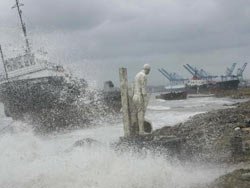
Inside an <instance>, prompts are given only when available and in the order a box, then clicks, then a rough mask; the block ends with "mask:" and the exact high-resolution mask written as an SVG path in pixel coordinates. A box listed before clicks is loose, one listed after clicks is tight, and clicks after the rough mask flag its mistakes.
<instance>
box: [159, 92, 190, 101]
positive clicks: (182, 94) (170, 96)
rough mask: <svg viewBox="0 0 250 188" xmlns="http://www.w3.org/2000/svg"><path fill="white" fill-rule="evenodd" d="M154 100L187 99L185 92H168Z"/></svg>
mask: <svg viewBox="0 0 250 188" xmlns="http://www.w3.org/2000/svg"><path fill="white" fill-rule="evenodd" d="M155 98H156V99H163V100H182V99H186V98H187V92H186V91H182V92H170V93H165V94H160V95H157V96H156V97H155Z"/></svg>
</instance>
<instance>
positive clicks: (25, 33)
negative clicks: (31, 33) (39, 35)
mask: <svg viewBox="0 0 250 188" xmlns="http://www.w3.org/2000/svg"><path fill="white" fill-rule="evenodd" d="M23 5H24V4H23V3H20V2H19V0H16V4H15V5H14V6H13V7H12V8H17V12H18V15H19V18H20V21H21V25H22V30H23V35H24V38H25V42H26V50H25V51H26V53H31V50H30V44H29V40H28V37H27V32H26V27H25V23H24V22H23V18H22V10H21V9H20V7H21V6H23Z"/></svg>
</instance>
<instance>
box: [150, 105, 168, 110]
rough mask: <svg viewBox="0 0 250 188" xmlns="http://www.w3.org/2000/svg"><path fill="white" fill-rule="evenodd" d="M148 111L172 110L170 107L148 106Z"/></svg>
mask: <svg viewBox="0 0 250 188" xmlns="http://www.w3.org/2000/svg"><path fill="white" fill-rule="evenodd" d="M147 109H148V110H156V111H162V110H170V109H171V108H170V107H167V106H148V108H147Z"/></svg>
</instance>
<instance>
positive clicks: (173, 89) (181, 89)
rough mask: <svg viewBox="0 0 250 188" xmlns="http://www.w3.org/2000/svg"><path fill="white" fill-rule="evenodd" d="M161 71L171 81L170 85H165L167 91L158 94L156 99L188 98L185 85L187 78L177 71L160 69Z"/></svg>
mask: <svg viewBox="0 0 250 188" xmlns="http://www.w3.org/2000/svg"><path fill="white" fill-rule="evenodd" d="M158 70H159V72H160V73H161V74H162V75H163V76H164V77H165V78H167V79H168V80H169V81H170V86H167V87H165V89H166V91H167V92H166V93H161V94H159V95H157V96H156V97H155V98H156V99H163V100H181V99H187V92H186V88H185V85H184V81H185V80H186V79H184V78H182V77H181V76H179V75H178V74H177V73H168V72H167V71H166V70H165V69H163V68H161V69H158Z"/></svg>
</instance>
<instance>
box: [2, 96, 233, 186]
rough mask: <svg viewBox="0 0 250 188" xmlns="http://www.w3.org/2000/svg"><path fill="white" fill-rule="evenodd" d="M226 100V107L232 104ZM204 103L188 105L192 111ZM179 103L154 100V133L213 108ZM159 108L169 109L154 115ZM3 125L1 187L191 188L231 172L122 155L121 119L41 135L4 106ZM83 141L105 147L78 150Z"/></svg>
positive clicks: (151, 111)
mask: <svg viewBox="0 0 250 188" xmlns="http://www.w3.org/2000/svg"><path fill="white" fill-rule="evenodd" d="M223 100H224V102H225V103H226V102H227V100H228V99H223ZM223 100H222V101H223ZM228 101H229V100H228ZM182 102H183V101H182ZM203 102H204V100H203V99H202V100H200V101H199V100H196V102H194V101H193V100H190V101H188V100H187V101H185V102H183V103H185V105H186V106H188V105H190V103H194V104H195V103H203ZM210 102H211V101H210ZM224 102H221V105H220V107H222V104H225V103H224ZM229 102H230V101H229ZM179 103H180V102H177V101H175V102H174V101H172V102H170V103H169V102H165V101H162V102H160V103H159V101H157V102H152V101H151V104H150V105H151V106H152V107H153V109H152V108H151V109H150V108H149V109H148V111H147V118H149V119H150V120H152V122H153V127H154V129H156V128H159V127H162V126H164V125H174V124H176V123H178V122H181V121H184V120H186V119H188V118H189V117H190V116H192V115H194V114H197V113H202V112H204V111H206V110H208V109H209V108H207V109H206V108H205V107H204V108H202V109H198V108H197V109H195V110H192V109H193V108H188V107H187V108H183V109H180V108H176V107H177V106H178V105H179ZM207 103H208V102H207ZM159 106H160V108H161V107H164V108H165V109H164V110H154V108H156V109H157V108H158V109H159ZM190 106H192V105H190ZM168 107H171V109H169V108H168ZM216 108H217V107H216ZM203 110H204V111H203ZM0 120H1V124H0V128H4V127H5V126H8V129H7V130H5V131H3V132H1V134H0V151H1V155H0V187H4V188H12V187H15V188H33V187H35V188H42V187H46V188H47V187H48V188H50V187H51V188H52V187H53V188H57V187H58V188H61V187H72V188H78V187H79V188H82V187H86V188H90V187H91V188H99V187H100V188H110V187H116V188H119V187H122V188H131V187H133V188H139V187H144V188H152V187H157V188H189V187H193V186H195V185H196V186H198V185H199V184H203V183H206V182H210V181H212V180H214V179H215V178H217V177H218V176H219V175H220V174H223V173H225V172H226V171H227V170H228V169H224V168H221V167H217V166H207V165H203V166H202V165H200V164H181V163H180V162H178V161H175V162H173V161H170V160H166V159H165V158H164V157H163V156H161V155H158V154H155V153H148V154H147V155H143V156H142V155H139V154H134V153H130V152H127V153H122V154H121V153H117V152H115V151H114V150H113V149H112V147H111V146H110V144H111V143H113V142H114V141H117V140H118V139H119V137H120V136H122V135H123V126H122V120H121V119H120V117H119V118H116V121H113V120H112V121H111V120H110V119H108V120H106V121H105V122H96V124H97V125H99V126H95V127H94V128H90V129H83V130H76V131H71V132H69V133H64V134H59V133H58V134H53V135H45V136H39V135H36V134H35V133H34V132H33V130H32V126H30V125H28V124H25V123H22V122H16V121H13V120H11V118H7V117H5V116H4V115H3V109H2V106H0ZM83 138H92V139H96V140H97V141H98V142H100V143H101V144H100V145H91V146H88V145H87V146H81V147H72V146H73V144H74V143H75V142H76V141H77V140H81V139H83ZM69 148H71V150H69ZM198 187H199V186H198Z"/></svg>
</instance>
